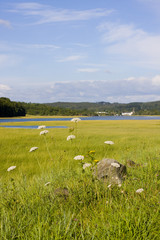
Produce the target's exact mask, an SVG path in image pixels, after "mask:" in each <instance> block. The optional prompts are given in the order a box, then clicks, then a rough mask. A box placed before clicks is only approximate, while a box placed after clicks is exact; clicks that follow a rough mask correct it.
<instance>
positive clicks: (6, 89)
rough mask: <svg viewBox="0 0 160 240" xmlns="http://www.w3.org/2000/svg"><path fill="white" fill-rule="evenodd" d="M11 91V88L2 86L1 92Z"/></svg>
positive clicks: (0, 85) (0, 87)
mask: <svg viewBox="0 0 160 240" xmlns="http://www.w3.org/2000/svg"><path fill="white" fill-rule="evenodd" d="M3 90H4V91H9V90H11V88H10V87H9V86H8V85H5V84H0V91H3Z"/></svg>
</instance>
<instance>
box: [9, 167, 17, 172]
mask: <svg viewBox="0 0 160 240" xmlns="http://www.w3.org/2000/svg"><path fill="white" fill-rule="evenodd" d="M15 168H16V166H11V167H9V168H8V169H7V172H10V171H12V170H13V169H15Z"/></svg>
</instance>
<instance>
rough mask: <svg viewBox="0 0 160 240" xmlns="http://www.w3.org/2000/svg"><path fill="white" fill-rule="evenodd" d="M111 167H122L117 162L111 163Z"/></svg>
mask: <svg viewBox="0 0 160 240" xmlns="http://www.w3.org/2000/svg"><path fill="white" fill-rule="evenodd" d="M111 166H112V167H116V168H119V167H120V165H119V164H118V163H115V162H113V163H111Z"/></svg>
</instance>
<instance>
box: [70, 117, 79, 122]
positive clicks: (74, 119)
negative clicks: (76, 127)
mask: <svg viewBox="0 0 160 240" xmlns="http://www.w3.org/2000/svg"><path fill="white" fill-rule="evenodd" d="M79 121H81V119H80V118H72V119H71V122H75V123H77V122H79Z"/></svg>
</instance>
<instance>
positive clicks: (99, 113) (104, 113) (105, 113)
mask: <svg viewBox="0 0 160 240" xmlns="http://www.w3.org/2000/svg"><path fill="white" fill-rule="evenodd" d="M96 114H98V116H105V115H107V114H108V113H107V112H96Z"/></svg>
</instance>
